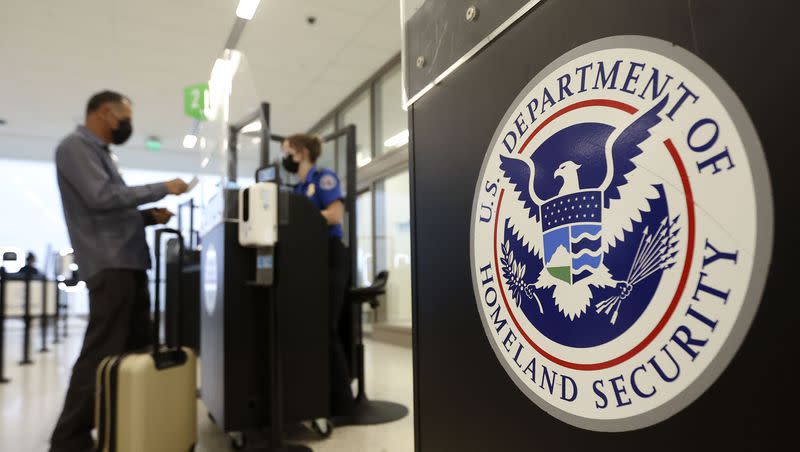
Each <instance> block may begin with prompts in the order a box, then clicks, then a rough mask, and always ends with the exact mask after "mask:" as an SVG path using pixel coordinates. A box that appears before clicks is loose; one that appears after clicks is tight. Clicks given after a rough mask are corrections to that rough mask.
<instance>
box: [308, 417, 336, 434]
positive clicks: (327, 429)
mask: <svg viewBox="0 0 800 452" xmlns="http://www.w3.org/2000/svg"><path fill="white" fill-rule="evenodd" d="M311 429H312V430H314V433H316V434H317V435H319V436H320V437H321V438H328V437H330V436H331V434H332V433H333V424H332V423H331V421H329V420H328V419H326V418H324V417H321V418H319V419H314V420H313V421H311Z"/></svg>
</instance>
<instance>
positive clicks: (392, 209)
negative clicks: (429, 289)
mask: <svg viewBox="0 0 800 452" xmlns="http://www.w3.org/2000/svg"><path fill="white" fill-rule="evenodd" d="M375 196H376V198H375V210H376V212H375V257H376V260H377V262H376V263H377V266H376V267H377V271H381V270H388V271H389V282H388V284H387V287H386V320H387V322H388V323H393V324H401V325H403V324H409V325H410V324H411V209H410V207H411V206H410V196H409V178H408V171H404V172H402V173H400V174H397V175H395V176H391V177H388V178H386V179H384V180H383V181H380V182H378V183H376V184H375Z"/></svg>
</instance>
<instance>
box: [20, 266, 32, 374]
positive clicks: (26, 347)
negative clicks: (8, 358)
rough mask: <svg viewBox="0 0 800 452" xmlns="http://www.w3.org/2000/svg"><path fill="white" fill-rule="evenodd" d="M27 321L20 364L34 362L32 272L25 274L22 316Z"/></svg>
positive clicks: (25, 364) (24, 364)
mask: <svg viewBox="0 0 800 452" xmlns="http://www.w3.org/2000/svg"><path fill="white" fill-rule="evenodd" d="M22 320H23V322H25V331H24V332H23V337H22V361H20V362H19V365H20V366H27V365H29V364H33V361H31V274H30V273H26V274H25V315H24V317H23V318H22Z"/></svg>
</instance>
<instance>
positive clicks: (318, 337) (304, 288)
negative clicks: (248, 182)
mask: <svg viewBox="0 0 800 452" xmlns="http://www.w3.org/2000/svg"><path fill="white" fill-rule="evenodd" d="M242 193H247V195H246V196H245V198H249V193H250V191H242ZM223 199H224V200H225V201H226V202H224V203H222V202H221V201H222V200H223ZM276 199H277V208H276V206H275V205H274V204H273V205H271V206H270V208H276V210H275V220H276V221H277V229H276V232H277V237H279V240H278V241H277V242H275V244H274V246H271V247H257V248H255V247H254V248H249V247H244V246H242V245H241V244H240V238H241V236H240V226H242V225H243V223H242V222H241V221H240V220H239V215H238V213H239V206H240V191H239V190H238V189H235V190H234V189H227V190H225V191H223V192H221V194H220V198H219V201H215V202H212V203H209V206H208V207H207V208H206V212H207V214H210V215H218V216H217V218H218V219H219V221H217V223H216V224H215V225H213V226H211V227H210V228H208V229H206V230H205V233H204V235H203V251H202V253H203V254H202V263H201V266H202V274H201V278H202V296H203V303H202V305H203V308H202V313H201V349H202V350H203V358H202V387H201V397H202V399H203V402H204V403H205V405H206V406H207V408H208V411H209V414H210V416H211V417H212V419H213V420H214V421H215V423H216V424H217V425H218V426H219V427H220V428H222V429H223V430H225V431H226V432H229V433H233V434H234V435H233V437H234V438H235V441H234V446H236V447H242V446H244V440H243V439H242V438H243V436H242V434H248V433H252V432H258V431H261V430H262V429H263V428H265V427H267V426H269V428H270V430H271V431H272V432H276V431H277V432H281V426H279V427H278V428H275V424H274V422H273V418H275V416H276V411H275V409H276V405H277V404H275V403H273V400H275V398H276V395H277V397H278V399H277V400H278V403H279V405H280V406H277V408H279V409H280V410H281V411H282V412H281V413H280V416H281V417H282V418H283V421H279V423H280V424H281V425H282V424H287V423H293V422H300V421H307V420H313V419H318V418H327V417H329V416H330V406H329V405H330V402H329V383H328V378H329V377H328V369H329V365H328V360H329V358H328V303H327V297H328V284H327V277H328V276H327V272H328V268H327V262H328V256H327V227H326V225H325V223H324V221H323V219H322V217H321V216H320V215H319V212H318V211H317V210H316V209H315V208H314V206H313V205H311V203H310V202H309V201H308V200H307V199H306V198H305V197H303V196H297V195H293V194H289V193H285V192H281V193H280V194H278V195H277V198H276ZM243 200H244V202H246V203H247V204H248V205H252V203H249V202H248V201H249V200H248V199H243ZM216 202H220V203H221V204H216ZM259 202H260V201H259ZM223 205H226V206H227V207H224V208H223ZM262 205H263V204H262ZM215 209H216V210H215ZM242 210H243V211H246V210H247V208H246V206H242ZM245 214H249V212H245ZM274 366H277V369H278V370H277V372H278V373H277V374H275V373H273V372H275V369H276V367H274ZM276 377H277V378H276ZM276 380H279V381H276ZM274 384H279V387H278V388H277V389H278V390H277V391H276V392H273V391H274V390H275V389H276V386H273V385H274ZM281 398H282V402H281V400H280V399H281Z"/></svg>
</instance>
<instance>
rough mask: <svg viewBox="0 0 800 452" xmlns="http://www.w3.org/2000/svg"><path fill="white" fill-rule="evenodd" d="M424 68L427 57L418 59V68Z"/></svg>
mask: <svg viewBox="0 0 800 452" xmlns="http://www.w3.org/2000/svg"><path fill="white" fill-rule="evenodd" d="M424 66H425V57H424V56H418V57H417V67H418V68H420V69H422V68H423V67H424Z"/></svg>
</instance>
